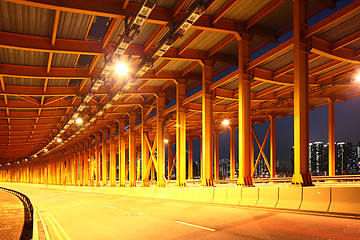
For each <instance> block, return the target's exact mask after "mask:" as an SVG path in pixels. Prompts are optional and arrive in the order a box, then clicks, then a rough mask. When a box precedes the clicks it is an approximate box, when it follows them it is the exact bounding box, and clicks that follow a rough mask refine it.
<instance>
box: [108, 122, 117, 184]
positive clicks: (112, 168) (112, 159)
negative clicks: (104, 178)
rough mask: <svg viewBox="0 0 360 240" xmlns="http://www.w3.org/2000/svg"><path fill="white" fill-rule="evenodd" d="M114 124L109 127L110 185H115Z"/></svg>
mask: <svg viewBox="0 0 360 240" xmlns="http://www.w3.org/2000/svg"><path fill="white" fill-rule="evenodd" d="M115 133H116V126H114V125H111V127H110V171H109V174H110V186H112V187H115V186H116V141H115Z"/></svg>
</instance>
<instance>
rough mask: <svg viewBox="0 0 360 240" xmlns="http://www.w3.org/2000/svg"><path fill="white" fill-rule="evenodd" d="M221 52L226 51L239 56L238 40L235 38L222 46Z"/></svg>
mask: <svg viewBox="0 0 360 240" xmlns="http://www.w3.org/2000/svg"><path fill="white" fill-rule="evenodd" d="M218 52H219V53H225V54H229V55H233V56H237V54H238V41H237V40H236V39H235V38H234V39H233V40H232V41H231V42H229V43H228V44H226V45H225V46H224V47H222V48H221V49H220V50H219V51H218Z"/></svg>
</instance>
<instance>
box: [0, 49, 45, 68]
mask: <svg viewBox="0 0 360 240" xmlns="http://www.w3.org/2000/svg"><path fill="white" fill-rule="evenodd" d="M48 56H49V54H48V53H45V52H35V51H26V50H17V49H8V48H0V62H1V63H5V64H14V65H29V66H39V67H45V66H47V61H48Z"/></svg>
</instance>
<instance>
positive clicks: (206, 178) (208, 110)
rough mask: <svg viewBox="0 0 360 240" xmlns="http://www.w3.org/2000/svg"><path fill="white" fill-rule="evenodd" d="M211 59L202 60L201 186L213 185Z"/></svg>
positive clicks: (212, 64) (212, 63)
mask: <svg viewBox="0 0 360 240" xmlns="http://www.w3.org/2000/svg"><path fill="white" fill-rule="evenodd" d="M213 66H214V62H213V61H203V62H202V90H201V93H202V143H201V148H202V166H201V167H202V169H201V171H202V177H201V186H214V178H213V150H214V149H213V109H212V108H213V96H212V94H211V91H210V90H209V87H210V85H211V84H212V82H213Z"/></svg>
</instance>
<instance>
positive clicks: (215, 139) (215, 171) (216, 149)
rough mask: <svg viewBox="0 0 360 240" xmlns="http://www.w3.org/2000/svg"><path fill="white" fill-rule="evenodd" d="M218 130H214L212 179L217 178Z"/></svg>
mask: <svg viewBox="0 0 360 240" xmlns="http://www.w3.org/2000/svg"><path fill="white" fill-rule="evenodd" d="M219 170H220V169H219V131H218V130H215V131H214V180H219Z"/></svg>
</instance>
